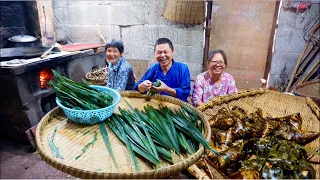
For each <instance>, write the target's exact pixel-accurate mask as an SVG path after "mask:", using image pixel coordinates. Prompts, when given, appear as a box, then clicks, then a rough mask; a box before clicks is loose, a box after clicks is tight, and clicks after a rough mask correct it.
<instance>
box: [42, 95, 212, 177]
mask: <svg viewBox="0 0 320 180" xmlns="http://www.w3.org/2000/svg"><path fill="white" fill-rule="evenodd" d="M120 94H121V96H122V97H123V96H124V97H135V98H145V97H146V95H145V94H140V93H139V92H137V91H120ZM153 99H156V100H161V101H166V102H169V103H173V104H177V105H181V104H185V105H187V106H188V107H190V108H191V109H193V110H195V111H197V112H198V113H199V114H200V116H201V117H202V121H203V122H204V127H205V128H206V131H204V132H207V133H206V135H205V138H206V139H207V140H210V134H211V128H210V125H209V122H208V121H207V120H206V119H205V118H204V115H203V114H202V112H201V111H199V110H197V109H196V108H195V107H193V106H192V105H190V104H188V103H186V102H183V101H181V100H179V99H177V98H174V97H171V96H165V95H158V94H156V95H155V96H153ZM58 108H59V107H55V108H54V109H52V110H51V111H49V112H48V113H47V114H46V115H45V116H44V117H43V118H42V119H41V121H40V122H39V124H38V126H37V127H38V128H37V129H36V143H37V149H38V152H39V154H40V156H41V158H42V160H44V161H45V162H46V163H48V164H50V165H51V166H52V167H54V168H56V169H58V170H60V171H62V172H65V173H67V174H70V175H72V176H75V177H79V178H90V179H93V178H103V179H106V178H120V179H124V178H134V179H136V178H161V177H168V176H170V175H172V174H175V173H177V172H179V171H181V170H183V169H186V168H188V167H189V166H191V165H192V164H193V163H195V162H196V161H197V160H199V159H200V157H201V156H202V155H203V153H204V147H203V146H200V148H199V150H198V151H197V152H196V153H195V154H193V155H191V156H189V157H188V158H186V159H185V160H184V161H181V162H179V163H176V164H173V165H170V166H166V167H162V168H160V169H157V170H156V171H155V170H150V171H144V172H138V173H104V172H96V171H86V170H82V169H79V168H74V167H71V166H67V165H65V164H62V163H60V162H58V161H56V160H55V159H52V158H51V157H50V156H49V155H48V154H47V153H46V152H45V151H44V148H43V147H42V142H41V138H40V131H41V130H42V128H43V126H44V125H45V123H47V120H46V117H47V116H49V115H51V114H52V112H53V111H56V110H57V109H58ZM43 124H44V125H43Z"/></svg>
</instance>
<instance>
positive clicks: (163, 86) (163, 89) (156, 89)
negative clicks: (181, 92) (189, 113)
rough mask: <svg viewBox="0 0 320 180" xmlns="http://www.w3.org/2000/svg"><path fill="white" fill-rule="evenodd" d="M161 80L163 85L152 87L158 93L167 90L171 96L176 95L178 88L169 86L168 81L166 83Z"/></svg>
mask: <svg viewBox="0 0 320 180" xmlns="http://www.w3.org/2000/svg"><path fill="white" fill-rule="evenodd" d="M158 81H160V80H158ZM160 82H161V85H160V86H159V87H156V86H151V89H152V90H153V91H155V92H158V93H160V92H166V93H168V94H170V95H171V96H173V97H176V90H175V89H172V88H170V87H169V86H167V85H166V83H164V82H162V81H160Z"/></svg>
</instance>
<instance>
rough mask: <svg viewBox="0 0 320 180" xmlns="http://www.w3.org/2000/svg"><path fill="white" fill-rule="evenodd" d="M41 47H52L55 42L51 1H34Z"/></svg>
mask: <svg viewBox="0 0 320 180" xmlns="http://www.w3.org/2000/svg"><path fill="white" fill-rule="evenodd" d="M36 2H37V8H38V16H39V25H40V33H41V42H42V46H52V45H54V43H55V41H56V35H55V31H54V24H53V10H52V0H36Z"/></svg>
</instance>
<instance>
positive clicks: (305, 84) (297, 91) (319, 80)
mask: <svg viewBox="0 0 320 180" xmlns="http://www.w3.org/2000/svg"><path fill="white" fill-rule="evenodd" d="M317 83H320V79H313V80H311V81H307V82H304V83H302V84H298V85H297V86H296V87H295V88H294V89H293V93H295V94H297V95H300V96H305V97H312V98H316V99H319V100H320V96H310V95H307V94H305V93H301V92H299V90H298V89H299V88H302V87H305V86H308V85H311V84H317Z"/></svg>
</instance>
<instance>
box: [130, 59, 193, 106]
mask: <svg viewBox="0 0 320 180" xmlns="http://www.w3.org/2000/svg"><path fill="white" fill-rule="evenodd" d="M157 79H159V80H161V81H162V82H164V83H165V84H166V85H167V86H169V87H170V88H173V89H175V90H176V93H177V98H179V99H181V100H183V101H185V102H187V99H188V96H189V94H190V72H189V69H188V67H187V65H185V64H183V63H180V62H175V61H174V60H173V59H172V66H171V68H170V69H169V71H168V72H167V74H166V75H164V73H163V71H162V69H161V67H160V64H159V63H156V64H154V65H152V66H151V67H150V68H149V69H148V71H147V72H146V73H145V74H144V76H143V77H142V78H141V80H140V81H138V82H137V83H136V84H135V85H134V90H138V85H139V84H141V83H142V82H143V81H145V80H149V81H151V82H155V81H156V80H157ZM160 94H164V95H169V96H170V94H168V93H166V92H161V93H160Z"/></svg>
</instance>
